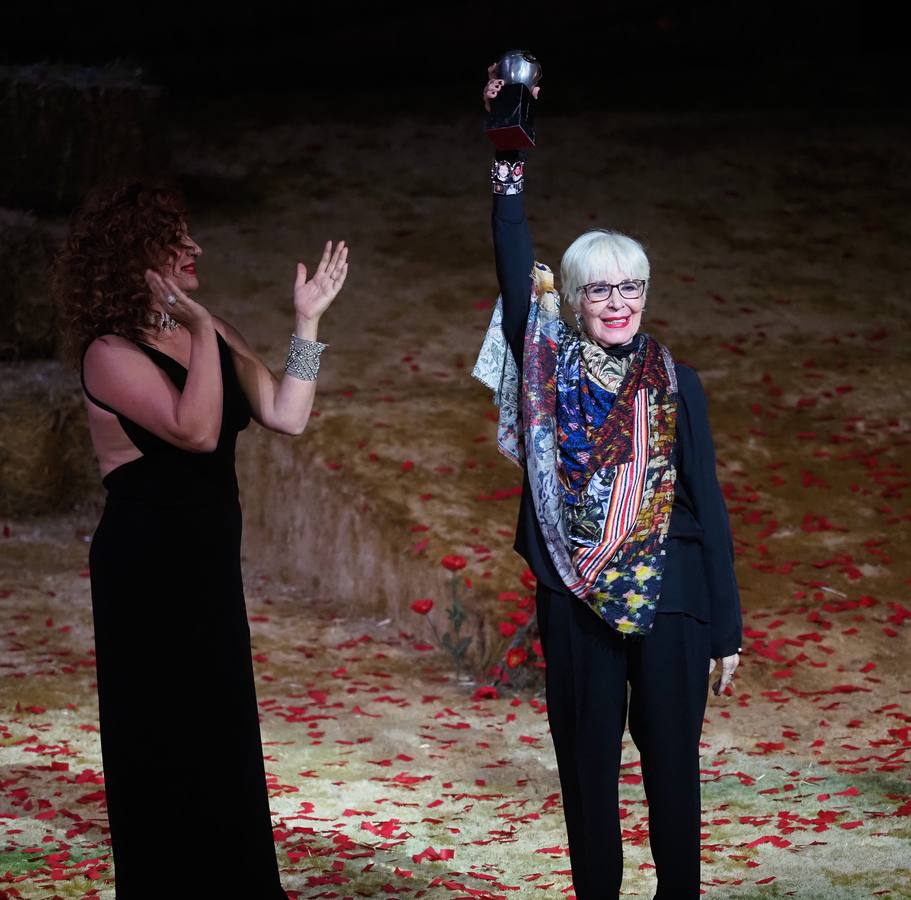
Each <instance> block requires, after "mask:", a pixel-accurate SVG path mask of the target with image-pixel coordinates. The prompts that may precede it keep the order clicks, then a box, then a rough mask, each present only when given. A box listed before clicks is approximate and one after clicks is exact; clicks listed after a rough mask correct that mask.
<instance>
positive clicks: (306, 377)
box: [285, 334, 329, 381]
mask: <svg viewBox="0 0 911 900" xmlns="http://www.w3.org/2000/svg"><path fill="white" fill-rule="evenodd" d="M328 346H329V345H328V344H322V343H320V342H319V341H308V340H306V339H305V338H300V337H298V336H297V335H296V334H292V335H291V346H290V347H289V348H288V359H287V361H286V362H285V371H286V372H287V373H288V374H289V375H293V376H294V377H295V378H300V380H301V381H316V376H317V375H318V374H319V358H320V354H321V353H322V352H323V350H325V349H326V347H328Z"/></svg>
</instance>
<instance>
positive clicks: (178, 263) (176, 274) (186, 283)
mask: <svg viewBox="0 0 911 900" xmlns="http://www.w3.org/2000/svg"><path fill="white" fill-rule="evenodd" d="M173 252H174V254H175V255H174V256H172V257H171V258H170V259H168V260H166V261H165V263H164V265H162V266H161V268H160V269H159V272H160V273H161V274H162V275H163V276H166V277H168V278H172V279H173V280H174V283H175V284H176V285H177V287H179V288H180V289H181V290H182V291H183V292H184V293H185V294H189V293H190V292H191V291H195V290H197V289H198V288H199V275H198V273H197V271H196V258H197V257H199V256H202V247H200V246H199V244H197V243H196V241H194V240H193V238H191V237H190V235H189V234H188V233H187V230H186V228H184V229H183V231H182V232H181V240H180V243H179V244H177V245H175V247H174V248H173Z"/></svg>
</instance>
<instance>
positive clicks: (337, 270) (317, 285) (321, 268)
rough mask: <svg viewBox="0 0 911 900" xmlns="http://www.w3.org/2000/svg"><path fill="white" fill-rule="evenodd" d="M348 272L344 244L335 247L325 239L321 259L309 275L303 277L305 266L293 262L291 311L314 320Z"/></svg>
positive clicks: (339, 288)
mask: <svg viewBox="0 0 911 900" xmlns="http://www.w3.org/2000/svg"><path fill="white" fill-rule="evenodd" d="M347 275H348V247H347V246H346V245H345V242H344V241H339V242H338V245H337V246H336V248H335V250H334V251H333V249H332V241H326V246H325V248H324V249H323V256H322V259H320V261H319V265H318V266H317V267H316V272H314V273H313V277H312V278H311V279H310V280H309V281H308V280H307V267H306V266H305V265H304V264H303V263H298V264H297V278H296V279H295V281H294V310H295V312H296V313H297V315H298V316H300V317H302V318H304V319H308V320H317V319H319V317H320V316H321V315H322V314H323V313H324V312H325V311H326V310H327V309H328V308H329V304H330V303H332V301H333V300H334V299H335V297H336V295H337V294H338V292H339V291H340V290H341V289H342V285H343V284H344V283H345V278H346V277H347Z"/></svg>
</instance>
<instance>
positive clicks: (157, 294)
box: [145, 269, 212, 334]
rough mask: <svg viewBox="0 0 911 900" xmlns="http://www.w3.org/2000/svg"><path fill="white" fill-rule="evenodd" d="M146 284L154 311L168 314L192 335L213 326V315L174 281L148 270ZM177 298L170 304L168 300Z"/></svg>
mask: <svg viewBox="0 0 911 900" xmlns="http://www.w3.org/2000/svg"><path fill="white" fill-rule="evenodd" d="M145 279H146V284H148V286H149V290H150V291H151V292H152V309H154V310H157V311H158V312H162V313H167V314H168V315H169V316H171V317H172V318H173V319H176V320H177V321H178V322H179V323H180V324H181V325H183V326H184V327H185V328H186V329H187V331H189V332H190V334H194V333H196V332H198V331H199V330H200V329H201V328H205V327H206V326H208V325H211V324H212V314H211V313H210V312H209V310H207V309H206V308H205V307H204V306H203V305H202V304H201V303H197V302H196V301H195V300H193V299H192V298H191V297H188V296H187V295H186V294H185V293H184V292H183V291H182V290H181V289H180V288H179V287H177V285H176V284H175V283H174V281H173V279H171V278H168V277H167V276H162V275H160V274H159V273H158V272H156V271H155V270H154V269H146V271H145ZM169 297H173V298H175V301H174V303H169V302H168V298H169Z"/></svg>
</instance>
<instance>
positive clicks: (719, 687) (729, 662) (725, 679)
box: [709, 653, 740, 697]
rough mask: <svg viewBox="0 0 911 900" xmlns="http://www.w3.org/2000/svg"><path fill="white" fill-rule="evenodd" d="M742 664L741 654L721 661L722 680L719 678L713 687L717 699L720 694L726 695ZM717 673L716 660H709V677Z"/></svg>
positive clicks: (726, 657)
mask: <svg viewBox="0 0 911 900" xmlns="http://www.w3.org/2000/svg"><path fill="white" fill-rule="evenodd" d="M739 664H740V654H739V653H735V654H734V655H733V656H725V657H723V658H722V660H721V678H719V679H718V680H717V681H716V682H715V683H714V684H713V685H712V690H713V691H714V692H715V696H716V697H717V696H718V695H719V694H722V693H724V691H725V689H726V688H728V687H729V686H730V684H731V682H732V681H733V680H734V670H735V669H736V668H737V666H738V665H739ZM714 671H715V660H714V659H710V660H709V675H711V674H712V672H714Z"/></svg>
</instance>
